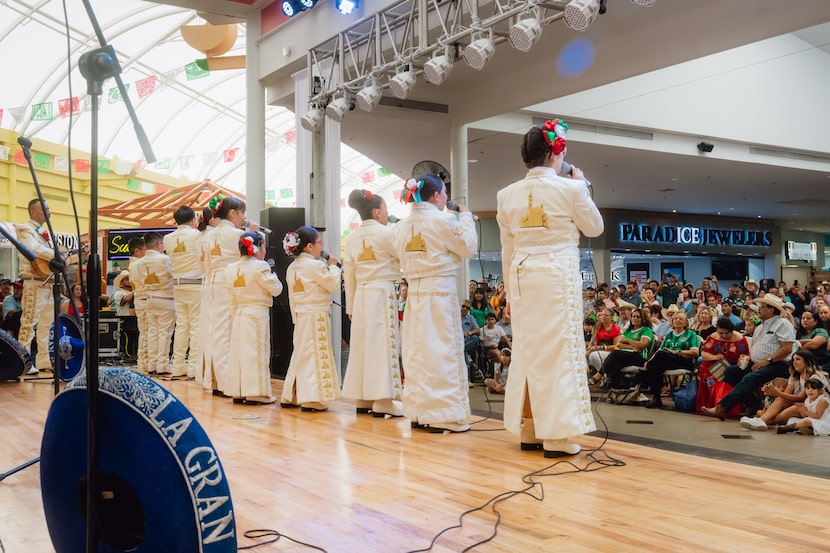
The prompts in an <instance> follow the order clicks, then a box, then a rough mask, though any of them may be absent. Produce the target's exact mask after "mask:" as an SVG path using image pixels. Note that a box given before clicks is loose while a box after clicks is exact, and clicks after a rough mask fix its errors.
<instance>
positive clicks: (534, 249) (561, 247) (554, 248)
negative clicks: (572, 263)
mask: <svg viewBox="0 0 830 553" xmlns="http://www.w3.org/2000/svg"><path fill="white" fill-rule="evenodd" d="M545 253H565V254H571V255H579V247H578V246H574V245H572V244H553V245H550V246H526V247H522V248H517V249H516V251H515V252H514V253H513V257H514V258H515V257H516V256H518V255H522V254H526V255H540V254H545Z"/></svg>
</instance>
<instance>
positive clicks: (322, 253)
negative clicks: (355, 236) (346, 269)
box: [320, 250, 341, 267]
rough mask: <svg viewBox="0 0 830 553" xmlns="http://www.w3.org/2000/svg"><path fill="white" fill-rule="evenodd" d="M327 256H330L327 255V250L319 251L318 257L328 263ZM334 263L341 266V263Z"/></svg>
mask: <svg viewBox="0 0 830 553" xmlns="http://www.w3.org/2000/svg"><path fill="white" fill-rule="evenodd" d="M329 257H330V256H329V252H327V251H326V250H323V251H321V252H320V259H322V260H323V261H325V262H326V263H328V262H329ZM336 265H337V266H338V267H340V266H341V265H340V263H337V264H336Z"/></svg>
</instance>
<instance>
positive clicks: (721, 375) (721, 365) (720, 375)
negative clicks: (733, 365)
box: [709, 361, 729, 382]
mask: <svg viewBox="0 0 830 553" xmlns="http://www.w3.org/2000/svg"><path fill="white" fill-rule="evenodd" d="M728 366H729V364H728V363H727V362H725V361H715V362H714V363H712V364H711V365H710V366H709V374H711V375H712V378H714V379H715V380H717V381H718V382H723V380H724V379H725V378H726V367H728Z"/></svg>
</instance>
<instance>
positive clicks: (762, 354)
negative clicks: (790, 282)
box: [702, 294, 795, 420]
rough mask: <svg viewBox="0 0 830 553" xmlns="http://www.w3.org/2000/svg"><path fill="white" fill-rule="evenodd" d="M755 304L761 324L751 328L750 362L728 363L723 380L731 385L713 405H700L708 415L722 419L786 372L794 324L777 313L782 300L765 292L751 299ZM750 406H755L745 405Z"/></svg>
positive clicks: (753, 400) (753, 406)
mask: <svg viewBox="0 0 830 553" xmlns="http://www.w3.org/2000/svg"><path fill="white" fill-rule="evenodd" d="M754 303H755V304H756V305H758V306H759V309H760V311H759V313H760V318H761V321H762V322H761V324H760V325H758V326H757V327H756V328H755V331H754V333H753V336H752V343H751V344H750V353H749V355H750V363H749V365H748V366H747V367H746V368H742V367H740V366H738V365H730V366H729V367H727V368H726V372H725V377H724V380H725V381H726V382H728V383H729V384H732V385H733V386H734V388H732V391H731V392H729V393H728V394H727V395H726V397H724V398H723V399H722V400H720V402H719V403H718V404H717V405H716V406H715V407H714V408H708V407H704V408H703V409H702V412H703V414H704V415H708V416H710V417H717V418H719V419H721V420H726V414H727V413H728V412H729V411H730V410H731V409H732V407H734V406H735V405H737V404H739V403H744V404H748V403H749V404H752V403H755V391H756V390H757V389H758V388H759V387H760V386H761V384H763V383H765V382H769V381H770V380H772V379H773V378H775V377H778V376H780V377H786V376H787V375H788V361H789V360H790V358H791V357H792V349H793V344H794V343H795V327H793V325H791V324H790V323H789V322H788V321H787V320H786V319H784V318H782V317H781V310H782V309H784V302H782V301H781V299H780V298H779V297H777V296H773V295H772V294H767V295H765V296H764V297H762V298H757V299H755V301H754ZM749 407H750V408H755V407H757V406H756V405H749Z"/></svg>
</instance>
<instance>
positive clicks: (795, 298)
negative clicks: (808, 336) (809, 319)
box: [787, 280, 808, 320]
mask: <svg viewBox="0 0 830 553" xmlns="http://www.w3.org/2000/svg"><path fill="white" fill-rule="evenodd" d="M787 296H789V298H790V302H791V303H792V304H793V306H794V307H795V310H794V311H793V317H795V318H796V320H798V319H800V318H801V314H802V313H804V308H805V307H806V306H807V303H808V301H807V296H805V295H804V291H803V290H802V289H801V285H800V284H798V281H797V280H796V281H795V282H793V285H792V286H791V287H790V289H789V291H788V292H787Z"/></svg>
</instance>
